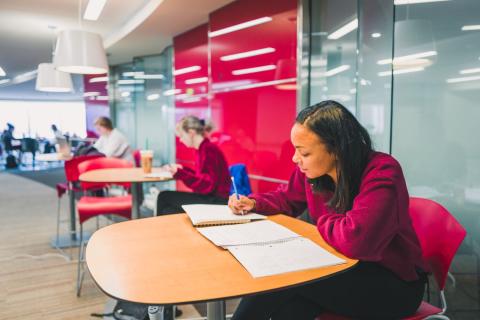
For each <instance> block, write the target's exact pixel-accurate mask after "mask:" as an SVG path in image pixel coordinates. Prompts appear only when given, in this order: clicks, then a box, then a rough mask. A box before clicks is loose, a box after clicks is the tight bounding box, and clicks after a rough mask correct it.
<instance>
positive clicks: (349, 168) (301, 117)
mask: <svg viewBox="0 0 480 320" xmlns="http://www.w3.org/2000/svg"><path fill="white" fill-rule="evenodd" d="M296 122H297V123H299V124H302V125H304V126H306V127H307V128H308V129H309V130H311V131H312V132H313V133H315V134H316V135H317V136H318V137H319V138H320V140H321V141H322V142H323V143H324V144H325V146H326V148H327V151H328V152H329V153H331V154H334V155H335V159H336V161H337V163H336V167H337V185H335V184H334V181H333V179H332V178H331V177H330V176H328V175H324V176H321V177H318V178H315V179H311V180H310V182H311V183H312V185H313V188H314V190H315V191H325V190H329V191H333V196H332V198H331V199H330V201H329V202H328V205H329V206H330V207H331V208H333V209H334V210H335V211H337V212H340V213H345V212H346V211H348V210H350V209H351V208H352V204H353V199H354V198H355V196H356V195H357V194H358V192H359V188H360V182H361V178H362V174H363V170H364V169H365V166H366V165H367V162H368V158H369V155H370V154H371V152H372V151H373V148H372V142H371V140H370V136H369V134H368V132H367V130H366V129H365V128H364V127H362V125H361V124H360V123H359V122H358V120H357V119H356V118H355V117H354V116H353V114H352V113H351V112H350V111H348V109H347V108H345V107H344V106H343V105H341V104H340V103H338V102H336V101H332V100H327V101H323V102H320V103H318V104H316V105H313V106H310V107H308V108H305V109H303V110H302V111H300V113H299V114H298V116H297V119H296Z"/></svg>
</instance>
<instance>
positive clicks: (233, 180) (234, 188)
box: [230, 177, 240, 200]
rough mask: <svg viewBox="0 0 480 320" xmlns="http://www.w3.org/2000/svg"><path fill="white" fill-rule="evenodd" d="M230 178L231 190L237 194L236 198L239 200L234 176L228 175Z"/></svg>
mask: <svg viewBox="0 0 480 320" xmlns="http://www.w3.org/2000/svg"><path fill="white" fill-rule="evenodd" d="M230 179H232V184H233V190H234V191H235V194H236V195H237V200H240V195H239V194H238V190H237V185H236V184H235V178H234V177H230Z"/></svg>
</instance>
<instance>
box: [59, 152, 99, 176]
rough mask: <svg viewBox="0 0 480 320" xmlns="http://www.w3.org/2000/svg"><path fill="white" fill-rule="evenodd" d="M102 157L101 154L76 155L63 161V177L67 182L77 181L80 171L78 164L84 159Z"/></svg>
mask: <svg viewBox="0 0 480 320" xmlns="http://www.w3.org/2000/svg"><path fill="white" fill-rule="evenodd" d="M100 157H103V156H102V155H90V156H88V155H87V156H77V157H74V158H72V159H70V160H67V161H65V177H66V178H67V181H68V182H76V181H78V177H79V176H80V173H79V172H78V165H79V164H80V163H82V162H84V161H87V160H92V159H96V158H100Z"/></svg>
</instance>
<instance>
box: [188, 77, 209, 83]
mask: <svg viewBox="0 0 480 320" xmlns="http://www.w3.org/2000/svg"><path fill="white" fill-rule="evenodd" d="M203 82H208V77H201V78H193V79H187V80H185V83H186V84H195V83H203Z"/></svg>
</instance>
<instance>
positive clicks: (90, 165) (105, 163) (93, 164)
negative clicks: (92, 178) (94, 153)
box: [78, 157, 133, 190]
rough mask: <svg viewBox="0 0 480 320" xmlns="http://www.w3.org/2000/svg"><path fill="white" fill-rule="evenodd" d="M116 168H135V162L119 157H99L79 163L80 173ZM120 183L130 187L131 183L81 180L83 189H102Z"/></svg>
mask: <svg viewBox="0 0 480 320" xmlns="http://www.w3.org/2000/svg"><path fill="white" fill-rule="evenodd" d="M115 168H133V164H132V163H131V162H130V161H127V160H123V159H118V158H105V157H104V158H98V159H93V160H88V161H84V162H82V163H80V164H79V165H78V172H79V173H80V174H82V173H85V172H88V171H91V170H98V169H115ZM112 184H115V185H119V186H122V187H125V188H130V183H103V182H83V181H82V182H81V183H80V185H81V186H82V189H83V190H92V189H102V188H105V187H107V186H108V185H112Z"/></svg>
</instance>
